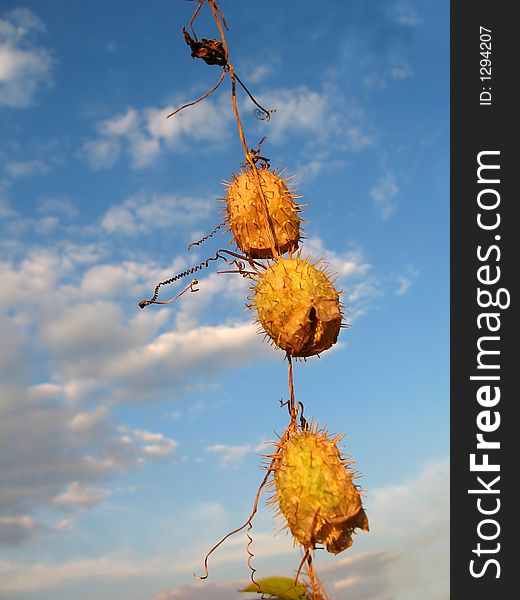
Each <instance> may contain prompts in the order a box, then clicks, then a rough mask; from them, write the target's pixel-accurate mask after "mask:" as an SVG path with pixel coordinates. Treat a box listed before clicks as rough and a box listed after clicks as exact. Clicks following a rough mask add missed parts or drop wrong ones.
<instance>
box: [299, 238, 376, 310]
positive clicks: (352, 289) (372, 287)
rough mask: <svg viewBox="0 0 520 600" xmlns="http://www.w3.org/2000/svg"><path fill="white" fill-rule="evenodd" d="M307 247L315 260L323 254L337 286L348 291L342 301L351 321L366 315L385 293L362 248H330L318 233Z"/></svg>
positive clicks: (306, 244) (308, 241) (305, 248)
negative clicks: (343, 250) (343, 249)
mask: <svg viewBox="0 0 520 600" xmlns="http://www.w3.org/2000/svg"><path fill="white" fill-rule="evenodd" d="M304 250H306V251H309V252H310V254H311V256H312V259H313V260H318V259H319V258H323V259H324V260H325V265H326V266H327V269H328V271H329V272H330V273H331V275H332V276H336V277H337V281H336V283H335V286H336V288H337V289H338V290H339V291H342V292H345V295H344V296H343V297H342V302H343V304H345V306H346V307H347V310H348V315H347V316H348V320H349V321H353V320H355V319H357V318H359V317H361V316H363V315H365V314H366V313H367V311H368V310H369V309H370V307H371V306H372V304H373V303H374V301H375V300H376V299H377V298H379V297H381V296H382V294H383V291H382V286H381V283H380V281H379V280H378V279H377V277H376V276H375V275H372V274H371V268H372V265H371V264H370V263H369V262H368V261H367V260H366V258H365V256H364V255H363V252H362V251H361V250H359V249H357V250H348V251H346V252H342V253H339V252H335V251H333V250H330V249H328V248H326V247H325V246H324V245H323V241H322V240H321V239H319V238H317V237H313V238H310V239H308V240H307V241H306V243H305V247H304ZM303 256H305V252H304V253H303Z"/></svg>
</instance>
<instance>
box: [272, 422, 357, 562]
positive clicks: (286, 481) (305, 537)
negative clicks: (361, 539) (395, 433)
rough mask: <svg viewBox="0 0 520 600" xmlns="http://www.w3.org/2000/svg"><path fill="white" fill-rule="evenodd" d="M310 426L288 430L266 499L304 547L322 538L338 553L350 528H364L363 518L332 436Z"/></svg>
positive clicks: (348, 537) (350, 477)
mask: <svg viewBox="0 0 520 600" xmlns="http://www.w3.org/2000/svg"><path fill="white" fill-rule="evenodd" d="M342 437H343V436H336V437H335V438H334V439H330V438H329V437H328V436H327V432H326V431H321V432H320V431H318V429H317V427H316V426H311V427H310V429H308V430H304V431H302V430H297V431H295V432H293V433H292V434H291V435H290V436H289V437H288V439H287V440H285V441H284V442H283V444H282V447H281V449H280V451H279V452H278V453H277V454H276V455H275V456H276V459H275V466H274V484H275V489H276V493H275V495H274V496H273V497H272V498H271V500H270V502H271V503H272V504H273V505H275V506H276V507H277V508H278V512H279V514H280V515H283V517H285V520H286V524H287V527H288V528H289V529H290V530H291V533H292V534H293V536H294V538H295V540H296V541H297V542H299V543H300V544H302V545H303V546H304V547H306V548H315V547H316V544H317V543H321V544H324V545H325V546H326V548H327V550H328V551H329V552H331V553H333V554H338V553H339V552H342V551H343V550H346V549H347V548H349V547H350V546H351V545H352V535H353V533H354V531H355V529H361V530H363V531H368V519H367V516H366V514H365V511H364V509H363V505H362V503H361V497H360V494H359V491H358V489H357V487H356V486H355V485H354V483H353V474H352V473H351V472H350V471H349V469H348V466H349V465H350V464H351V463H347V462H345V460H344V459H343V458H342V456H341V454H340V452H339V449H338V446H337V444H338V442H339V441H340V440H341V439H342Z"/></svg>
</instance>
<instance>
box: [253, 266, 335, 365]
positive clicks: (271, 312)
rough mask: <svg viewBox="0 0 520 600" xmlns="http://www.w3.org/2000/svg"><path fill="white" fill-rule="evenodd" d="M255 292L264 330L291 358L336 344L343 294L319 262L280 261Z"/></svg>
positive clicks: (259, 316)
mask: <svg viewBox="0 0 520 600" xmlns="http://www.w3.org/2000/svg"><path fill="white" fill-rule="evenodd" d="M253 292H254V294H253V295H252V300H253V305H254V306H255V308H256V311H257V314H258V321H259V323H260V324H261V326H262V328H263V330H264V331H265V333H267V335H268V336H269V337H270V338H271V340H272V341H273V342H274V344H275V345H276V346H278V347H279V348H282V349H283V350H285V351H286V352H288V353H289V354H290V355H291V356H294V357H306V356H313V355H315V354H319V353H320V352H323V351H324V350H327V349H328V348H330V347H331V346H332V345H334V344H335V343H336V341H337V339H338V334H339V330H340V328H341V322H342V315H341V310H340V307H341V305H340V301H339V294H338V292H337V291H336V289H335V288H334V286H333V284H332V282H331V281H330V279H329V277H328V276H327V273H326V272H325V271H323V270H322V269H320V268H318V263H315V264H311V263H310V262H309V261H308V260H304V259H302V258H300V257H295V258H280V259H278V260H277V261H276V262H274V263H273V264H271V265H270V266H269V267H268V268H267V270H266V271H265V273H263V274H262V275H261V276H260V277H259V279H258V282H257V284H256V287H255V288H254V290H253Z"/></svg>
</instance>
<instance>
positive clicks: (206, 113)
mask: <svg viewBox="0 0 520 600" xmlns="http://www.w3.org/2000/svg"><path fill="white" fill-rule="evenodd" d="M176 108H178V106H174V105H169V106H164V107H160V108H158V107H149V108H144V109H137V108H134V107H129V108H127V109H126V111H125V112H123V113H120V114H117V115H115V116H113V117H110V118H108V119H105V120H104V121H100V122H99V123H97V124H96V126H95V129H96V131H97V134H98V135H97V137H95V138H93V139H90V140H87V141H85V142H84V143H83V145H82V147H81V149H80V151H79V155H80V156H82V157H83V158H85V159H86V160H87V162H88V163H89V164H90V166H91V167H92V168H93V169H95V170H100V169H110V168H112V167H113V166H114V165H115V164H116V163H117V162H118V161H119V159H120V158H122V157H125V158H127V159H128V160H129V163H130V167H131V168H132V169H137V170H139V169H145V168H149V167H151V166H153V164H154V162H155V161H156V160H158V158H159V155H160V153H161V151H165V150H171V151H176V152H186V151H187V150H188V149H189V148H190V147H191V144H192V143H194V142H196V143H200V142H208V143H211V142H213V143H221V142H222V141H223V140H225V139H226V138H227V137H228V136H229V133H230V131H229V124H230V122H231V119H232V114H231V111H230V109H229V107H228V106H227V104H224V103H223V102H222V101H213V100H212V99H208V100H206V101H205V102H202V103H200V104H198V105H197V106H196V107H194V108H191V109H190V108H188V109H186V110H184V111H181V112H180V113H178V114H177V115H175V117H173V118H171V119H167V118H166V116H167V115H168V114H169V113H171V112H173V111H174V110H175V109H176Z"/></svg>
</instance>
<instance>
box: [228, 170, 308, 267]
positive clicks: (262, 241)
mask: <svg viewBox="0 0 520 600" xmlns="http://www.w3.org/2000/svg"><path fill="white" fill-rule="evenodd" d="M258 175H259V178H260V182H261V186H262V190H263V195H264V197H265V200H266V202H267V214H268V218H266V212H265V207H264V202H263V199H262V196H261V194H260V191H259V189H258V182H257V179H256V176H255V174H254V173H253V171H252V170H251V169H250V168H246V169H245V170H244V171H242V173H240V175H239V176H238V177H235V176H233V180H232V181H231V183H230V184H229V186H228V193H227V196H226V198H225V200H226V213H227V216H226V221H227V223H228V224H229V228H230V230H231V232H232V233H233V237H234V240H235V243H236V245H237V246H238V247H239V248H240V250H242V252H243V253H244V254H246V255H247V256H250V257H251V258H274V254H273V249H272V245H273V241H274V245H275V248H276V249H277V251H278V253H279V254H285V253H286V252H293V251H295V250H296V249H297V248H298V242H299V240H300V221H301V219H300V217H299V216H298V213H299V212H300V207H299V206H298V205H297V204H296V203H295V196H294V195H293V193H292V192H291V191H290V190H289V188H288V187H287V185H286V182H287V179H286V180H284V179H282V178H281V177H280V176H279V175H278V174H277V173H276V170H275V171H274V172H273V171H269V170H268V169H267V168H262V169H258ZM272 233H274V240H273V235H272Z"/></svg>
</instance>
